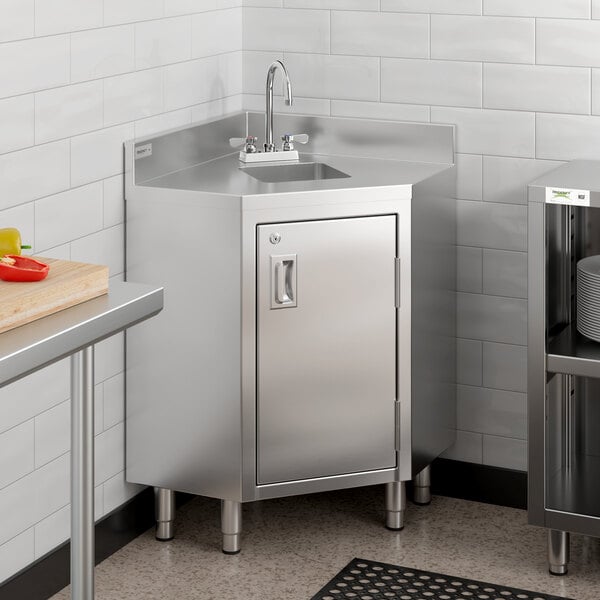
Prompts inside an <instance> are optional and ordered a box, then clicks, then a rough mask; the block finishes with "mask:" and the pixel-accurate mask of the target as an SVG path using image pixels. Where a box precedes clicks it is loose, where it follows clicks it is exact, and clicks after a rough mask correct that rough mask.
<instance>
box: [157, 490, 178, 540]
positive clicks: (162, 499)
mask: <svg viewBox="0 0 600 600" xmlns="http://www.w3.org/2000/svg"><path fill="white" fill-rule="evenodd" d="M154 511H155V514H156V539H157V540H159V541H161V542H168V541H169V540H172V539H173V537H174V536H175V531H174V530H175V527H174V523H175V492H174V491H173V490H168V489H166V488H160V487H156V488H154Z"/></svg>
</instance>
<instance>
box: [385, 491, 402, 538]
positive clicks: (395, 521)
mask: <svg viewBox="0 0 600 600" xmlns="http://www.w3.org/2000/svg"><path fill="white" fill-rule="evenodd" d="M405 509H406V483H405V482H404V481H392V482H391V483H386V484H385V513H386V514H385V526H386V527H387V528H388V529H391V530H392V531H399V530H400V529H402V528H403V527H404V511H405Z"/></svg>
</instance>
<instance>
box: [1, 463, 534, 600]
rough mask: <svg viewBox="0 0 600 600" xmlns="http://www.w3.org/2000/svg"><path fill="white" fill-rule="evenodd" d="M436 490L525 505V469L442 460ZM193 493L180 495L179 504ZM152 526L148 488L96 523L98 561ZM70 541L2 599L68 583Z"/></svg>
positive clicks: (18, 578) (46, 592)
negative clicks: (516, 469)
mask: <svg viewBox="0 0 600 600" xmlns="http://www.w3.org/2000/svg"><path fill="white" fill-rule="evenodd" d="M431 483H432V492H433V493H434V494H437V495H439V496H450V497H451V498H462V499H464V500H474V501H477V502H485V503H488V504H497V505H500V506H510V507H512V508H523V509H525V508H527V473H523V472H522V471H513V470H511V469H502V468H500V467H489V466H486V465H479V464H473V463H466V462H459V461H456V460H448V459H443V458H438V459H437V460H435V461H434V462H433V464H432V473H431ZM193 497H194V496H192V495H190V494H182V493H177V495H176V502H177V506H181V505H182V504H185V502H187V501H188V500H190V499H191V498H193ZM153 526H154V493H153V490H152V488H146V489H145V490H143V491H142V492H140V493H139V494H138V495H137V496H135V497H134V498H132V499H131V500H130V501H129V502H128V503H126V504H124V505H123V506H121V507H120V508H118V509H117V510H115V511H114V512H113V513H111V514H110V515H108V516H106V517H105V518H103V519H102V520H101V521H100V522H98V523H97V524H96V564H98V563H100V562H102V561H103V560H104V559H106V558H108V557H109V556H110V555H111V554H114V553H115V552H116V551H117V550H119V549H121V548H122V547H123V546H125V545H126V544H128V543H129V542H131V541H132V540H133V539H135V538H136V537H137V536H139V535H141V534H142V533H144V532H145V531H147V530H148V529H150V527H153ZM70 556H71V547H70V544H69V542H65V543H64V544H63V545H62V546H60V547H59V548H57V549H56V550H53V551H52V552H50V553H49V554H47V555H46V556H44V557H42V558H40V559H39V560H37V561H36V562H34V563H33V564H31V565H29V566H28V567H26V568H25V569H24V570H23V571H21V572H20V573H17V574H16V575H14V576H13V577H12V578H11V579H9V580H8V581H6V582H5V583H4V584H2V585H0V600H20V599H23V600H25V599H26V600H47V599H48V598H50V597H51V596H53V595H54V594H56V593H57V592H59V591H60V590H62V589H63V588H64V587H65V586H67V585H68V584H69V577H70V573H69V570H70Z"/></svg>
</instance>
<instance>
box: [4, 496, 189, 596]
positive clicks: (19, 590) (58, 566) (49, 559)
mask: <svg viewBox="0 0 600 600" xmlns="http://www.w3.org/2000/svg"><path fill="white" fill-rule="evenodd" d="M190 498H193V496H191V495H189V494H179V493H178V494H177V496H176V501H177V505H178V506H181V505H182V504H184V503H185V502H187V501H188V500H189V499H190ZM154 523H155V521H154V492H153V490H152V488H146V489H145V490H143V491H142V492H140V493H139V494H137V496H134V497H133V498H132V499H131V500H130V501H129V502H127V503H126V504H124V505H123V506H121V507H119V508H118V509H117V510H115V511H113V512H112V513H111V514H109V515H107V516H106V517H104V518H103V519H102V520H101V521H99V522H98V523H97V524H96V528H95V535H96V564H98V563H100V562H102V561H103V560H104V559H105V558H108V557H109V556H110V555H111V554H114V553H115V552H116V551H117V550H119V549H120V548H122V547H123V546H125V545H126V544H128V543H129V542H131V540H133V539H135V538H136V537H138V536H139V535H141V534H142V533H144V532H145V531H147V530H148V529H150V527H152V526H153V525H154ZM70 561H71V545H70V543H69V542H65V543H64V544H63V545H62V546H59V547H58V548H57V549H56V550H53V551H52V552H50V553H49V554H47V555H46V556H43V557H42V558H40V559H39V560H37V561H36V562H34V563H33V564H31V565H29V566H27V567H26V568H25V569H24V570H23V571H21V572H19V573H17V574H16V575H14V576H13V577H11V578H10V579H9V580H7V581H6V582H5V583H3V584H2V585H0V600H21V599H23V600H47V599H48V598H50V597H52V596H53V595H54V594H56V593H57V592H59V591H60V590H62V589H63V588H64V587H65V586H67V585H69V581H70Z"/></svg>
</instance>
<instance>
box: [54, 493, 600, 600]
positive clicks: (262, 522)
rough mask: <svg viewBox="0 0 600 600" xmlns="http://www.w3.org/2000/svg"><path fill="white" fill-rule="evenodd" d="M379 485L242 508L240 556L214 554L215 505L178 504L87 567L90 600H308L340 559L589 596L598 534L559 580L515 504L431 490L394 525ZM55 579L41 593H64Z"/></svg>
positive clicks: (598, 566)
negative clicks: (166, 533) (53, 589)
mask: <svg viewBox="0 0 600 600" xmlns="http://www.w3.org/2000/svg"><path fill="white" fill-rule="evenodd" d="M383 518H384V513H383V487H373V488H362V489H355V490H344V491H340V492H332V493H328V494H314V495H310V496H301V497H296V498H282V499H277V500H267V501H263V502H256V503H253V504H245V505H244V507H243V519H244V537H243V546H242V552H241V554H239V555H237V556H225V555H223V554H222V553H221V551H220V532H219V524H220V522H219V502H218V501H216V500H212V499H207V498H196V499H194V500H193V501H191V502H189V503H188V504H186V505H185V506H184V507H182V508H181V509H180V511H179V512H178V515H177V522H176V538H175V539H174V540H173V541H172V542H166V543H159V542H156V541H155V540H154V536H153V531H148V532H146V533H145V534H144V535H142V536H140V537H139V538H137V539H135V540H134V541H133V542H131V543H130V544H129V545H128V546H126V547H124V548H122V549H121V550H120V551H119V552H117V553H116V554H114V555H113V556H111V557H110V558H108V559H107V560H105V561H104V562H103V563H101V564H100V565H99V566H98V567H97V569H96V589H97V598H98V600H130V599H134V598H135V599H136V600H138V599H144V600H154V599H157V600H158V599H159V598H160V599H161V600H164V599H171V598H173V599H175V600H226V599H227V600H309V599H310V598H311V597H312V595H313V594H315V593H316V592H317V591H318V590H319V589H320V588H321V587H322V586H323V585H324V584H325V583H326V582H327V581H328V580H329V579H331V578H332V577H333V576H334V575H335V574H336V573H337V572H338V571H339V570H340V569H341V568H342V567H344V566H345V565H346V563H348V562H349V561H350V560H351V559H352V558H354V557H361V558H368V559H371V560H376V561H381V562H387V563H393V564H398V565H403V566H406V567H413V568H418V569H425V570H430V571H436V572H440V573H447V574H449V575H455V576H457V577H466V578H471V579H478V580H482V581H489V582H492V583H502V584H505V585H508V586H513V587H519V588H525V589H530V590H535V591H541V592H547V593H551V594H556V595H559V596H568V597H571V598H574V599H575V600H599V599H600V540H598V539H593V538H584V537H582V536H572V547H571V564H570V571H569V575H568V576H567V577H562V578H560V577H552V576H550V575H548V573H547V570H546V562H545V559H546V556H545V541H546V536H545V532H544V531H543V530H541V529H538V528H535V527H530V526H528V525H527V519H526V514H525V512H524V511H521V510H515V509H510V508H502V507H498V506H492V505H488V504H479V503H475V502H467V501H464V500H455V499H452V498H444V497H434V499H433V502H432V504H431V505H430V506H427V507H417V506H414V505H412V504H411V503H410V502H409V506H408V510H407V516H406V527H405V529H404V530H403V531H402V532H398V533H394V532H390V531H388V530H386V529H385V528H384V527H383ZM68 598H69V590H68V588H65V589H64V590H62V591H61V592H60V593H58V594H57V595H55V596H53V599H52V600H67V599H68Z"/></svg>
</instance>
